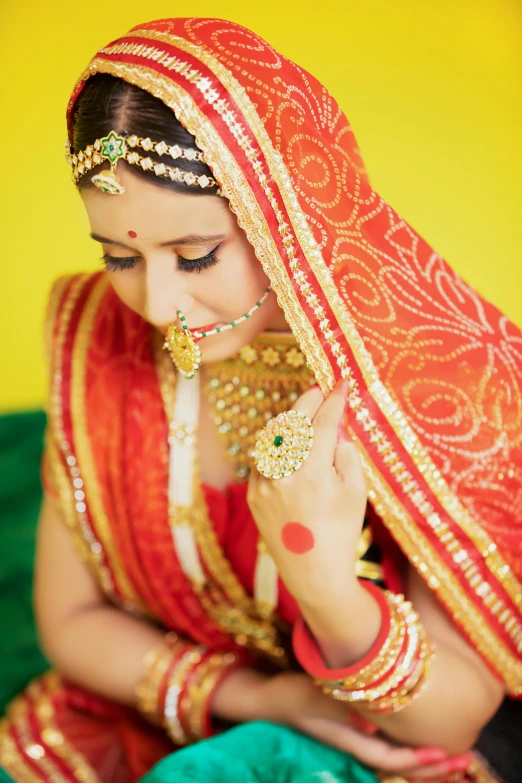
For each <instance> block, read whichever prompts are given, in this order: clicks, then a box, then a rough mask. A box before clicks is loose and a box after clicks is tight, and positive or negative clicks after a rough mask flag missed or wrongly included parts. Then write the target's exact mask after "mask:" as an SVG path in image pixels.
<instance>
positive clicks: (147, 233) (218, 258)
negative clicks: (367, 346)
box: [82, 165, 289, 363]
mask: <svg viewBox="0 0 522 783" xmlns="http://www.w3.org/2000/svg"><path fill="white" fill-rule="evenodd" d="M118 178H119V180H120V182H121V184H122V185H124V187H125V193H124V194H123V195H120V196H112V195H108V194H106V193H103V192H102V191H100V190H98V189H96V188H94V187H92V188H87V189H85V190H84V191H83V192H82V198H83V201H84V204H85V207H86V209H87V213H88V216H89V221H90V224H91V232H92V235H93V238H94V239H95V240H97V241H99V242H101V245H102V247H103V253H104V255H105V263H106V265H107V270H108V271H107V274H108V275H109V277H110V280H111V283H112V285H113V287H114V290H115V291H116V293H117V294H118V296H119V297H120V298H121V299H122V301H123V302H125V304H126V305H128V307H130V308H131V309H132V310H134V311H135V312H137V313H139V315H141V316H142V317H143V318H145V319H146V320H147V321H149V322H150V323H151V324H153V325H154V326H155V327H157V328H158V329H159V330H160V331H162V332H165V331H166V328H167V326H168V324H170V323H173V322H175V323H177V324H178V325H179V321H178V318H177V315H176V311H177V310H178V309H179V310H181V311H182V314H183V315H184V316H185V318H186V320H185V321H184V323H186V324H187V325H188V327H189V329H196V328H197V329H201V328H202V327H203V329H204V327H205V326H209V325H215V324H216V322H218V323H217V325H218V326H219V325H220V323H221V324H226V323H230V322H231V321H234V320H237V319H238V318H240V316H242V315H243V314H244V313H246V312H248V310H249V309H250V308H251V307H252V306H253V305H255V303H256V302H257V301H259V299H261V296H262V295H263V293H264V291H265V289H266V287H267V286H268V285H269V281H268V278H267V277H266V275H265V273H264V272H263V270H262V267H261V264H260V262H259V261H258V260H257V259H256V257H255V255H254V251H253V249H252V247H251V245H250V244H249V243H248V241H247V239H246V236H245V234H244V233H243V231H242V230H241V229H240V228H239V226H238V224H237V222H236V219H235V217H234V215H233V213H232V212H231V211H230V209H229V208H228V202H227V201H226V200H225V199H223V198H220V197H219V196H210V195H206V196H205V195H201V194H200V193H198V195H191V194H184V193H175V192H173V191H171V190H167V189H165V188H159V187H157V185H154V184H152V183H149V182H144V181H143V180H142V179H139V178H137V177H136V176H135V175H133V174H132V173H131V172H130V171H129V170H128V169H127V167H125V166H122V165H120V166H119V167H118ZM198 259H199V265H200V267H201V268H200V270H199V271H198ZM266 329H279V330H282V331H288V330H289V327H288V325H287V324H286V321H285V318H284V315H283V311H282V310H281V309H280V308H279V305H278V304H277V300H276V296H275V294H274V292H273V291H271V292H270V294H269V296H268V298H267V299H266V300H265V302H264V303H263V305H262V306H261V307H260V308H259V309H258V310H256V311H255V313H254V314H253V315H252V316H251V317H250V318H248V319H247V320H246V321H244V322H243V323H242V324H240V325H238V326H236V327H235V328H234V329H230V330H228V331H226V332H224V333H218V334H216V335H213V336H210V337H204V338H202V340H201V342H200V343H199V344H200V347H201V350H202V353H203V362H204V363H205V362H213V361H219V360H221V359H225V358H227V357H228V356H231V355H233V354H234V353H236V352H237V351H238V350H239V348H241V347H242V346H243V345H246V343H248V342H250V341H251V340H252V339H253V338H254V337H255V336H256V335H257V334H259V332H261V331H264V330H266Z"/></svg>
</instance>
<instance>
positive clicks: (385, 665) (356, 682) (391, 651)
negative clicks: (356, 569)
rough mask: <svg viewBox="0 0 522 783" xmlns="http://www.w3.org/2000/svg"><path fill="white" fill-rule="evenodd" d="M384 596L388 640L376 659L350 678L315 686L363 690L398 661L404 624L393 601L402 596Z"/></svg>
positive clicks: (327, 681) (324, 682) (318, 682)
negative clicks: (387, 610) (388, 627)
mask: <svg viewBox="0 0 522 783" xmlns="http://www.w3.org/2000/svg"><path fill="white" fill-rule="evenodd" d="M385 596H386V598H387V600H388V602H389V604H390V612H391V617H390V624H391V629H390V634H389V636H388V638H387V639H386V641H385V643H384V645H383V647H382V649H381V651H380V652H379V653H378V654H377V656H376V658H374V660H373V661H371V662H370V663H369V664H368V665H367V666H365V667H364V668H363V669H361V670H360V671H358V672H357V673H356V674H354V675H352V676H351V677H346V679H343V680H317V681H316V682H317V684H319V685H323V686H324V685H326V686H327V687H328V688H329V689H330V690H333V689H334V688H342V689H347V690H355V689H359V688H365V687H367V686H368V684H369V683H372V682H375V681H376V680H380V679H381V677H384V675H385V674H387V673H388V672H389V671H390V670H391V669H392V667H393V665H394V662H395V661H396V660H397V659H398V657H399V654H400V652H401V650H402V648H403V646H404V638H405V635H406V623H405V621H404V617H403V616H402V614H401V613H400V611H399V609H400V605H399V606H398V605H397V601H396V600H394V599H403V596H395V595H394V594H393V593H390V592H389V591H385Z"/></svg>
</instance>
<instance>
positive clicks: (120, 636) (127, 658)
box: [43, 604, 165, 706]
mask: <svg viewBox="0 0 522 783" xmlns="http://www.w3.org/2000/svg"><path fill="white" fill-rule="evenodd" d="M164 636H165V634H164V632H162V631H161V630H160V629H158V628H157V627H155V626H154V625H152V624H151V623H149V622H147V621H145V620H141V619H137V618H136V617H133V616H131V615H129V614H127V613H125V612H123V611H122V610H121V609H117V608H115V607H112V606H109V605H103V604H99V605H96V606H93V607H87V608H85V609H83V610H81V611H78V612H77V613H75V614H73V615H72V616H70V617H69V618H67V620H66V621H64V622H63V623H62V624H61V625H60V626H59V627H55V628H54V630H53V633H52V638H50V636H49V634H48V635H47V638H45V639H44V640H43V647H44V652H45V654H46V655H47V657H48V659H49V660H50V662H51V663H52V664H53V665H54V666H55V667H56V668H57V669H58V671H60V672H61V673H62V674H63V675H65V676H66V677H69V678H70V679H71V680H73V681H74V682H76V683H78V684H79V685H82V686H84V687H85V688H88V689H89V690H92V691H94V692H95V693H98V694H100V695H102V696H105V697H107V698H109V699H112V700H113V701H117V702H119V703H120V704H127V705H131V706H134V705H135V690H136V686H137V684H138V682H139V680H140V678H141V676H142V674H143V670H144V658H145V655H146V653H147V652H148V651H149V650H150V649H151V648H153V647H155V646H156V645H157V644H160V643H161V641H162V640H163V638H164Z"/></svg>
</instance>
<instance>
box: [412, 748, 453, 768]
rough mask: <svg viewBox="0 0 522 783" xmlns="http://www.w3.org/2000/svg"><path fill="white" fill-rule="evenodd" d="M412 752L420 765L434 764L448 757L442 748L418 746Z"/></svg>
mask: <svg viewBox="0 0 522 783" xmlns="http://www.w3.org/2000/svg"><path fill="white" fill-rule="evenodd" d="M414 754H415V758H416V759H417V761H418V762H419V764H421V765H422V764H435V763H436V762H437V761H444V759H447V758H448V754H447V753H446V751H445V750H444V749H443V748H418V750H415V751H414Z"/></svg>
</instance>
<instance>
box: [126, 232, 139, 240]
mask: <svg viewBox="0 0 522 783" xmlns="http://www.w3.org/2000/svg"><path fill="white" fill-rule="evenodd" d="M127 234H128V235H129V236H130V237H131V239H136V237H137V236H138V235H137V233H136V232H135V231H127Z"/></svg>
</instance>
